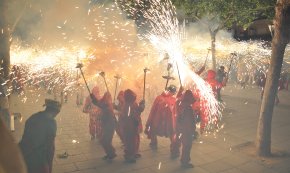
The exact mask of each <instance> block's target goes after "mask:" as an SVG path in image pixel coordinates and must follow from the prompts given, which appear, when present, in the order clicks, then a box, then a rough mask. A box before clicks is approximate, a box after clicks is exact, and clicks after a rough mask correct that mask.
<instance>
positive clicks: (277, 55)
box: [256, 0, 290, 156]
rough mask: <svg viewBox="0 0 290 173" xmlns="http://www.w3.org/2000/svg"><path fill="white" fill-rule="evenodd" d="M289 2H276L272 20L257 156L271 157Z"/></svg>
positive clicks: (289, 27)
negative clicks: (275, 106)
mask: <svg viewBox="0 0 290 173" xmlns="http://www.w3.org/2000/svg"><path fill="white" fill-rule="evenodd" d="M289 13H290V1H289V0H278V1H277V4H276V13H275V20H274V28H275V29H274V37H273V40H272V55H271V64H270V68H269V71H268V74H267V80H266V86H265V90H264V96H263V100H262V105H261V109H260V117H259V122H258V129H257V137H256V149H257V154H258V155H259V156H270V155H271V122H272V114H273V109H274V102H275V96H276V94H277V89H278V81H279V77H280V73H281V67H282V63H283V57H284V52H285V47H286V45H287V44H288V43H289V34H290V26H289V25H290V18H289V16H290V14H289Z"/></svg>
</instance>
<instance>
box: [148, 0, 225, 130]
mask: <svg viewBox="0 0 290 173" xmlns="http://www.w3.org/2000/svg"><path fill="white" fill-rule="evenodd" d="M149 2H150V8H149V9H147V10H146V11H143V13H144V17H145V18H147V19H148V22H149V23H150V26H151V30H150V31H149V32H148V33H145V34H143V37H145V38H147V39H148V40H149V41H150V42H151V44H152V45H153V46H154V47H155V48H156V49H157V50H158V51H159V52H163V53H167V54H168V55H169V61H170V62H171V64H173V66H174V67H175V68H176V69H177V68H178V69H179V70H180V71H179V73H180V78H181V79H180V80H181V82H182V84H183V85H184V86H185V87H187V88H190V89H191V90H192V91H193V93H195V94H197V95H198V96H199V97H200V103H201V105H200V106H201V107H202V109H203V111H204V113H205V115H206V117H207V119H208V124H207V128H211V127H212V126H213V125H215V123H216V122H217V119H221V108H222V107H221V106H220V104H219V103H218V101H217V100H216V99H215V96H214V94H213V91H212V89H211V87H210V85H209V84H207V83H206V82H205V81H204V80H203V79H202V78H200V77H199V76H198V75H197V74H195V73H194V72H193V71H192V70H191V68H190V67H189V65H188V63H186V61H185V59H184V57H183V50H182V44H181V39H180V37H179V36H180V33H179V25H178V20H177V17H176V12H175V8H174V7H173V5H172V3H171V1H169V0H165V1H162V2H161V1H158V0H149ZM175 73H177V70H176V71H175Z"/></svg>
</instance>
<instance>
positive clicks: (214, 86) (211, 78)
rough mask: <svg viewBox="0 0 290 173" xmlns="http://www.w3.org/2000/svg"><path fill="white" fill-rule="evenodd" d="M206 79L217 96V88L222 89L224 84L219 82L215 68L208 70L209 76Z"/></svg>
mask: <svg viewBox="0 0 290 173" xmlns="http://www.w3.org/2000/svg"><path fill="white" fill-rule="evenodd" d="M205 81H206V82H207V83H208V84H209V85H210V86H211V89H212V91H213V93H214V95H215V97H216V98H217V90H218V89H221V88H222V87H223V85H224V84H223V83H222V82H218V81H217V80H216V72H215V71H214V70H208V71H207V78H206V80H205Z"/></svg>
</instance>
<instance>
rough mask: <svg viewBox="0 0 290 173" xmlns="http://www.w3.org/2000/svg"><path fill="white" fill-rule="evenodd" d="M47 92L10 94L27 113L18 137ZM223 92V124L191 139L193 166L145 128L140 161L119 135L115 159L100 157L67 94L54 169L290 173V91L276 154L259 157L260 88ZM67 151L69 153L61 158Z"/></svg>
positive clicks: (277, 118) (280, 111)
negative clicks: (126, 154) (154, 143)
mask: <svg viewBox="0 0 290 173" xmlns="http://www.w3.org/2000/svg"><path fill="white" fill-rule="evenodd" d="M44 93H45V92H44V91H42V90H41V89H40V90H37V91H35V90H29V89H27V91H26V94H25V95H20V96H16V95H12V96H11V98H12V99H11V100H12V102H11V109H12V112H20V113H21V114H22V115H23V120H22V121H21V122H20V121H19V120H16V121H15V128H16V130H15V132H13V134H14V137H15V139H16V141H19V140H20V139H21V135H22V133H23V128H24V122H25V120H26V119H27V118H28V117H29V116H30V115H31V114H33V113H35V112H37V111H40V110H43V109H44V108H43V103H44V98H52V96H51V95H48V94H44ZM222 95H223V100H224V104H225V109H224V111H223V118H222V124H223V128H221V129H220V130H219V131H218V132H216V133H208V134H203V135H201V136H200V137H199V138H198V139H197V140H195V141H194V142H193V145H192V150H191V160H192V163H193V164H194V168H192V169H184V168H181V167H180V161H179V159H176V160H172V159H170V152H169V145H170V142H169V139H166V138H158V140H159V141H158V149H157V150H154V151H153V150H151V149H150V147H149V140H148V139H147V138H146V137H145V135H144V134H141V144H140V153H141V154H142V157H141V158H139V159H138V160H137V163H134V164H129V163H125V162H124V158H123V146H122V144H121V142H120V140H119V138H118V136H117V135H114V139H113V145H114V147H115V148H116V151H117V157H116V158H115V159H114V160H113V161H112V162H111V163H108V162H106V161H104V160H102V157H103V156H104V155H105V154H104V151H103V150H102V148H101V145H100V144H99V142H98V141H96V140H93V141H91V139H90V135H89V132H88V123H89V116H88V115H87V114H84V113H82V107H77V105H76V101H75V99H76V96H75V95H72V96H69V100H68V103H65V104H64V105H63V107H62V110H61V112H60V114H59V115H58V116H57V118H56V119H57V123H58V131H57V137H56V152H55V157H54V165H53V173H123V172H126V173H179V172H180V173H187V172H194V173H217V172H222V173H290V154H289V153H290V134H289V133H290V92H289V91H285V90H284V91H280V92H279V97H280V104H279V105H278V106H275V109H274V114H273V119H272V151H273V153H274V154H275V156H273V157H271V158H259V157H257V156H256V155H255V150H254V149H255V148H254V142H255V139H256V131H257V122H258V117H259V110H260V104H261V100H260V90H259V89H258V88H257V87H247V88H246V89H241V88H240V87H239V86H236V85H233V84H232V85H229V86H227V87H226V88H224V89H223V90H222ZM23 102H25V103H23ZM147 103H148V102H147ZM151 103H152V102H151ZM150 107H151V104H147V105H146V110H145V112H144V113H143V115H142V120H143V125H144V124H145V121H146V119H147V116H148V112H149V110H150ZM64 152H67V153H68V157H67V158H59V157H58V155H59V154H63V153H64Z"/></svg>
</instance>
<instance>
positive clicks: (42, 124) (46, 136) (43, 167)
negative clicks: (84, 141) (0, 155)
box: [19, 99, 61, 173]
mask: <svg viewBox="0 0 290 173" xmlns="http://www.w3.org/2000/svg"><path fill="white" fill-rule="evenodd" d="M44 106H46V108H45V110H44V111H40V112H38V113H35V114H33V115H32V116H31V117H29V118H28V119H27V121H26V123H25V128H24V134H23V136H22V139H21V141H20V143H19V146H20V149H21V151H22V154H23V157H24V160H25V162H26V165H27V170H28V173H51V172H52V163H53V162H52V161H53V157H54V150H55V144H54V140H55V136H56V130H57V125H56V120H55V119H54V118H55V117H56V116H57V114H58V113H59V112H60V109H61V104H60V103H59V102H58V101H55V100H51V99H45V104H44Z"/></svg>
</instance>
